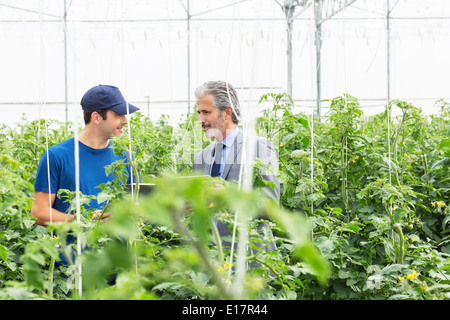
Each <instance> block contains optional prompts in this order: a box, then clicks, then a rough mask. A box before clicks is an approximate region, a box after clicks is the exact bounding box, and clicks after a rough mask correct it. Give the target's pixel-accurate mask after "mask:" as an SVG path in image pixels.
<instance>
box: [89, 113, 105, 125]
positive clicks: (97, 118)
mask: <svg viewBox="0 0 450 320" xmlns="http://www.w3.org/2000/svg"><path fill="white" fill-rule="evenodd" d="M101 119H103V118H102V116H101V115H100V114H99V113H98V112H97V111H94V112H92V114H91V122H92V123H95V124H98V123H99V122H100V120H101Z"/></svg>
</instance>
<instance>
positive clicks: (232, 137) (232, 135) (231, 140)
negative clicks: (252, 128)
mask: <svg viewBox="0 0 450 320" xmlns="http://www.w3.org/2000/svg"><path fill="white" fill-rule="evenodd" d="M238 132H239V128H238V126H236V127H235V128H234V129H233V131H231V132H230V133H229V134H228V135H227V136H226V137H225V139H223V141H222V143H223V144H224V145H225V146H226V147H227V148H231V146H232V145H233V143H234V141H235V140H236V137H237V135H238Z"/></svg>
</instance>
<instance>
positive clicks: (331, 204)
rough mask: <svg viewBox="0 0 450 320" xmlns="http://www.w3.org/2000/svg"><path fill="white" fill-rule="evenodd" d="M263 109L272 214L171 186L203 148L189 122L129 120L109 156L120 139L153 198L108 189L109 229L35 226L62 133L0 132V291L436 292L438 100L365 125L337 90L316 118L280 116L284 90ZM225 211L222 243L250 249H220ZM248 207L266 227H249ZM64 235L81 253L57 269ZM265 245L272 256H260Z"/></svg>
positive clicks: (445, 272) (445, 221) (194, 294)
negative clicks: (37, 178)
mask: <svg viewBox="0 0 450 320" xmlns="http://www.w3.org/2000/svg"><path fill="white" fill-rule="evenodd" d="M263 101H265V102H267V101H269V102H271V103H272V107H271V108H269V109H268V110H266V111H264V113H263V114H262V116H261V117H260V118H259V119H258V122H257V125H258V128H257V129H258V132H259V134H261V135H266V136H268V137H271V139H272V141H273V142H274V143H275V145H276V147H277V149H278V152H279V162H280V168H279V173H278V174H279V177H280V180H281V186H282V198H281V205H280V207H277V206H274V205H273V203H271V202H270V201H267V199H265V198H264V197H263V196H262V195H261V194H260V193H259V192H258V191H254V192H250V193H247V192H238V191H237V188H236V185H235V184H233V183H224V182H223V181H221V180H218V179H212V178H205V177H195V178H194V177H191V178H182V176H184V175H190V174H191V172H190V171H191V166H190V164H191V159H192V155H193V154H194V153H195V152H196V151H199V150H201V149H202V148H203V147H204V146H205V145H206V144H208V143H209V141H205V140H203V138H202V137H203V136H202V132H201V130H200V129H199V128H198V127H196V126H195V125H194V123H195V115H192V116H189V117H188V118H187V120H185V121H184V122H182V123H180V124H179V127H177V128H174V127H172V126H171V125H169V124H168V119H167V118H163V119H161V120H160V121H158V122H155V123H153V122H151V121H150V120H149V119H147V118H145V117H143V116H142V115H140V114H136V115H133V117H132V118H131V126H130V127H131V130H132V131H131V137H132V139H131V141H128V135H127V134H124V136H123V137H122V138H121V139H119V140H116V143H115V151H116V152H118V153H119V152H123V151H124V150H128V149H129V145H130V143H131V151H132V152H133V154H134V159H133V162H129V163H127V164H125V165H131V166H132V167H133V170H135V171H134V172H137V173H139V174H140V175H141V177H142V182H152V183H155V184H157V186H158V188H157V189H156V190H157V191H156V192H155V193H152V194H151V195H150V196H143V195H141V194H138V193H136V194H134V195H132V196H131V195H130V194H127V193H126V191H124V190H123V188H122V187H121V186H120V184H119V182H118V181H116V182H115V183H114V184H112V185H108V186H101V187H102V188H103V191H104V192H102V193H101V195H100V197H101V199H99V201H107V202H110V204H109V205H108V210H111V211H112V212H114V215H113V218H112V219H111V220H110V221H108V222H107V223H105V224H100V225H99V224H97V223H95V222H93V221H91V220H90V216H91V213H89V212H84V211H83V219H82V222H81V223H80V224H77V223H73V224H54V225H52V226H51V227H49V228H44V227H40V226H37V225H35V224H34V221H33V219H31V218H30V216H29V211H30V207H31V202H32V196H33V182H34V174H35V172H36V168H37V163H38V161H39V158H40V156H41V155H42V153H43V152H45V150H46V147H47V145H48V146H51V145H53V144H56V143H58V142H60V141H63V140H65V139H67V138H69V137H71V136H73V131H72V129H71V126H70V125H67V124H64V123H58V122H56V121H48V122H46V121H43V120H41V121H34V122H28V121H26V120H24V121H23V123H22V124H20V125H18V126H17V127H16V128H15V129H14V130H13V129H11V128H9V127H6V126H3V127H1V128H0V138H1V139H0V150H1V152H0V174H1V175H2V180H1V181H0V298H1V299H36V298H44V299H77V298H83V299H206V298H209V299H216V298H218V299H222V298H225V299H233V298H245V299H256V298H261V297H263V298H267V299H448V297H449V295H448V293H449V285H450V284H449V278H450V273H449V267H450V259H449V254H450V242H449V241H450V238H449V230H450V226H449V222H450V218H449V215H448V212H449V191H450V181H449V177H450V175H449V169H448V164H449V162H450V109H449V104H448V103H446V102H445V101H438V102H437V103H439V105H440V106H441V113H440V114H439V115H437V116H431V117H429V118H426V117H424V116H422V114H421V111H420V109H418V108H416V107H415V106H413V105H411V104H409V103H407V102H404V101H393V102H392V103H391V104H390V105H388V106H387V107H386V112H384V113H381V114H378V115H375V116H373V117H370V118H364V117H363V116H362V112H361V108H360V105H359V102H358V100H357V99H356V98H354V97H352V96H350V95H343V96H341V97H336V98H335V99H333V100H331V101H330V113H329V114H328V115H327V119H322V120H321V121H318V119H315V118H313V117H311V116H307V115H304V114H301V113H300V114H298V113H294V112H293V103H292V100H291V99H290V97H289V96H287V95H285V94H267V95H264V96H263V97H262V98H261V102H263ZM396 114H398V116H396ZM122 165H124V164H117V165H116V166H111V167H108V168H106V170H110V171H114V170H118V169H120V166H122ZM256 176H258V175H256ZM218 184H219V185H222V187H218V186H217V185H218ZM256 185H260V182H259V183H256ZM136 191H138V190H135V192H136ZM74 197H75V194H74V193H72V194H71V195H70V198H69V199H68V201H73V199H74ZM81 197H82V199H83V201H84V200H88V197H85V196H83V195H81ZM236 212H239V214H238V222H239V227H238V228H237V235H236V241H237V242H239V243H240V244H241V246H240V247H244V246H243V245H242V244H243V243H244V244H245V243H247V241H248V244H249V246H250V248H252V249H253V250H252V251H248V252H247V251H245V250H243V251H240V250H239V246H238V248H236V250H233V252H232V250H231V248H229V247H227V246H221V245H220V241H217V238H216V237H215V232H214V230H215V228H214V223H213V222H212V221H213V220H221V221H224V222H228V223H229V224H230V227H233V225H234V222H235V217H236V216H235V213H236ZM262 214H264V217H265V218H266V219H267V218H269V219H270V220H265V221H266V222H267V225H268V226H269V227H270V228H266V229H265V230H264V231H265V232H258V231H257V224H258V222H259V221H260V218H261V215H262ZM250 218H252V219H250ZM242 228H243V229H242ZM242 230H248V232H239V231H242ZM269 230H270V231H271V233H273V235H274V237H271V236H270V232H268V231H269ZM68 232H73V233H75V234H76V235H77V237H78V239H79V240H80V241H81V243H83V245H84V246H85V247H86V248H84V250H83V253H82V254H81V255H79V256H77V260H75V261H74V264H73V265H68V266H58V265H57V264H55V262H57V261H58V260H59V254H60V252H61V251H67V252H71V251H72V250H75V249H76V248H74V246H73V245H72V244H68V243H66V238H65V236H64V235H65V234H67V233H68ZM55 234H57V235H58V236H57V237H56V236H53V235H55ZM246 235H247V236H248V238H246ZM226 240H230V241H231V239H226ZM270 241H275V242H276V244H277V247H278V250H277V251H265V250H261V249H260V245H261V244H265V243H268V242H270ZM232 253H233V259H232V260H230V256H231V254H232ZM246 263H249V264H251V265H252V268H249V269H247V268H245V264H246ZM78 265H82V270H83V272H82V275H83V276H82V280H83V283H82V288H83V290H82V296H80V295H79V291H78V288H79V286H78V283H77V282H76V280H77V279H78V278H77V277H76V275H77V266H78Z"/></svg>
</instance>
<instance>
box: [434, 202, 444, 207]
mask: <svg viewBox="0 0 450 320" xmlns="http://www.w3.org/2000/svg"><path fill="white" fill-rule="evenodd" d="M436 204H437V205H438V206H439V207H444V206H445V202H443V201H438V202H436Z"/></svg>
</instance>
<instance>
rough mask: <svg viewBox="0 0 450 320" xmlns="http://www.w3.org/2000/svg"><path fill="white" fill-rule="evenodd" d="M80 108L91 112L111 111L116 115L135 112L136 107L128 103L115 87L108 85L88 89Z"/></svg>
mask: <svg viewBox="0 0 450 320" xmlns="http://www.w3.org/2000/svg"><path fill="white" fill-rule="evenodd" d="M81 108H82V109H83V110H87V111H92V110H99V109H111V110H112V111H114V112H116V113H118V114H130V113H133V112H135V111H137V110H139V108H138V107H136V106H134V105H132V104H130V103H128V110H127V101H126V100H125V98H124V97H123V95H122V93H121V92H120V90H119V89H118V88H117V87H114V86H109V85H102V84H100V85H98V86H95V87H93V88H91V89H89V90H88V91H87V92H86V93H85V94H84V96H83V98H81Z"/></svg>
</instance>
